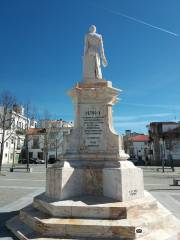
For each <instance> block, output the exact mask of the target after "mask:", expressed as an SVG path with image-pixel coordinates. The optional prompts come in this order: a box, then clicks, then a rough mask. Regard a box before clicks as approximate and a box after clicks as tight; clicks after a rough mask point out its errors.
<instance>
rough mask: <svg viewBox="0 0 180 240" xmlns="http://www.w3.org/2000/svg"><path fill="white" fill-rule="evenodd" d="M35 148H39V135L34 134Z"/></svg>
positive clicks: (33, 146)
mask: <svg viewBox="0 0 180 240" xmlns="http://www.w3.org/2000/svg"><path fill="white" fill-rule="evenodd" d="M32 148H33V149H38V148H39V137H38V136H34V137H33V145H32Z"/></svg>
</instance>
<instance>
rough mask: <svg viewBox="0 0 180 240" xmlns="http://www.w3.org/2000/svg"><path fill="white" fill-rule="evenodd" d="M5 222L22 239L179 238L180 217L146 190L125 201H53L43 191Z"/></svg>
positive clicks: (82, 199) (100, 199) (130, 239)
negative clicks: (141, 194)
mask: <svg viewBox="0 0 180 240" xmlns="http://www.w3.org/2000/svg"><path fill="white" fill-rule="evenodd" d="M6 225H7V227H8V228H9V229H10V230H11V231H12V232H13V233H14V234H15V235H16V237H17V238H19V239H21V240H30V239H34V240H40V239H69V240H70V239H71V240H72V239H74V240H75V239H84V240H85V239H91V240H93V239H94V240H95V239H96V240H97V239H106V240H115V239H119V240H125V239H126V240H132V239H139V240H179V239H180V233H179V232H180V221H179V220H178V219H176V218H175V217H174V216H173V215H172V214H171V213H170V212H169V211H168V210H167V209H165V208H164V207H163V206H162V205H161V204H160V203H158V202H157V201H156V199H155V198H153V197H152V196H151V195H150V194H149V193H147V192H145V194H144V197H143V198H139V199H136V200H131V201H126V202H119V201H116V200H113V199H110V198H107V197H97V196H91V197H90V196H84V197H77V198H71V199H70V200H68V199H67V200H62V201H53V200H52V199H50V198H48V197H47V196H46V195H45V194H42V195H40V196H37V197H35V198H34V202H33V205H30V206H28V207H26V208H24V209H22V210H21V211H20V214H19V215H18V216H16V217H14V218H12V219H10V220H9V221H8V222H7V224H6Z"/></svg>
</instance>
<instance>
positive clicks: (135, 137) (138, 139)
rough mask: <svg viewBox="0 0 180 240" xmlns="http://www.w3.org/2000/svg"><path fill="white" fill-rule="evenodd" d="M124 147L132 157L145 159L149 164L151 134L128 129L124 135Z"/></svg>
mask: <svg viewBox="0 0 180 240" xmlns="http://www.w3.org/2000/svg"><path fill="white" fill-rule="evenodd" d="M123 139H124V148H125V151H126V153H127V154H129V156H130V158H131V159H137V160H143V161H144V162H145V164H147V165H148V164H149V158H150V157H149V150H150V149H149V136H147V135H144V134H140V133H135V132H133V133H131V131H130V130H128V131H126V133H125V135H124V137H123Z"/></svg>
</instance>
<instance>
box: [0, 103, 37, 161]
mask: <svg viewBox="0 0 180 240" xmlns="http://www.w3.org/2000/svg"><path fill="white" fill-rule="evenodd" d="M0 113H1V114H3V107H0ZM7 119H9V122H8V121H6V124H7V129H6V130H5V142H4V151H3V161H2V163H3V164H7V163H12V162H13V160H14V161H15V163H16V162H18V160H19V157H20V154H21V150H22V147H23V145H24V139H25V132H26V129H27V127H28V128H29V127H31V128H35V127H36V124H37V122H36V121H35V120H30V119H27V117H26V116H25V114H24V108H23V107H20V106H17V105H14V106H13V109H12V110H8V115H7ZM2 132H3V129H2V128H0V144H1V143H2Z"/></svg>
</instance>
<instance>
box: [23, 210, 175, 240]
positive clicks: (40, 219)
mask: <svg viewBox="0 0 180 240" xmlns="http://www.w3.org/2000/svg"><path fill="white" fill-rule="evenodd" d="M169 216H171V213H170V212H169V211H167V210H165V209H164V208H162V207H161V206H159V208H158V209H154V210H152V211H151V212H149V211H144V212H143V213H142V212H141V215H137V214H135V215H131V217H129V218H127V219H119V220H105V219H90V218H86V219H83V218H57V217H51V216H50V215H48V214H45V213H43V212H41V211H39V210H37V209H35V208H33V206H28V207H26V208H25V209H23V210H21V211H20V220H21V221H22V222H24V223H26V224H27V225H28V226H29V227H30V228H32V229H33V230H34V231H36V232H39V233H40V234H42V235H43V236H46V237H51V236H54V237H65V236H69V237H85V238H88V237H93V238H112V237H118V236H121V237H124V238H128V239H136V238H140V237H142V236H144V235H148V234H149V233H150V232H151V230H156V229H158V228H164V223H165V222H166V221H167V219H168V218H169Z"/></svg>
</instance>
